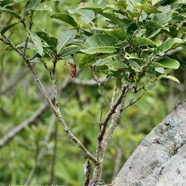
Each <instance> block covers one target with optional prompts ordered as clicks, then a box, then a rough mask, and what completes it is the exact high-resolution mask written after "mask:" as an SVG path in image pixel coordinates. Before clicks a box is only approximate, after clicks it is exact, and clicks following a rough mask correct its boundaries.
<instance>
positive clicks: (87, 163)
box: [84, 160, 90, 186]
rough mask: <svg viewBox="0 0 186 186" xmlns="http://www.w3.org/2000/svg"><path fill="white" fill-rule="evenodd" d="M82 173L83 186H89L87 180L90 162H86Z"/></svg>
mask: <svg viewBox="0 0 186 186" xmlns="http://www.w3.org/2000/svg"><path fill="white" fill-rule="evenodd" d="M84 173H85V182H84V186H88V185H89V181H90V180H89V179H90V162H89V160H87V161H86V163H85V165H84Z"/></svg>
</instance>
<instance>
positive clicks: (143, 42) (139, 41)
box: [133, 37, 156, 47]
mask: <svg viewBox="0 0 186 186" xmlns="http://www.w3.org/2000/svg"><path fill="white" fill-rule="evenodd" d="M133 44H134V46H136V47H137V46H156V44H155V43H154V42H153V41H152V40H150V39H148V38H145V37H136V38H134V40H133Z"/></svg>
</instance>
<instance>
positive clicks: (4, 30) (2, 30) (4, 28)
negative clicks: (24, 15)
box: [0, 22, 19, 35]
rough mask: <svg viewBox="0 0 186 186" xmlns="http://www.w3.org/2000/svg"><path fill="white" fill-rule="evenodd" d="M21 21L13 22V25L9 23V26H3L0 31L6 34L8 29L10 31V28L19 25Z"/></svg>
mask: <svg viewBox="0 0 186 186" xmlns="http://www.w3.org/2000/svg"><path fill="white" fill-rule="evenodd" d="M18 23H19V22H16V23H13V24H11V25H8V26H5V27H3V28H2V29H1V30H0V32H1V35H4V34H5V32H6V31H8V30H9V29H10V28H12V27H13V26H15V25H17V24H18Z"/></svg>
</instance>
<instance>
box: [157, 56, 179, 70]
mask: <svg viewBox="0 0 186 186" xmlns="http://www.w3.org/2000/svg"><path fill="white" fill-rule="evenodd" d="M154 66H155V67H163V68H169V69H178V68H179V66H180V63H179V62H178V61H177V60H175V59H171V58H168V57H164V58H162V59H160V60H159V61H158V62H155V63H154Z"/></svg>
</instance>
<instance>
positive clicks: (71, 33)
mask: <svg viewBox="0 0 186 186" xmlns="http://www.w3.org/2000/svg"><path fill="white" fill-rule="evenodd" d="M75 36H76V30H67V31H65V32H62V33H61V34H60V36H59V39H58V44H57V53H58V54H59V52H60V51H61V50H62V49H63V48H64V47H65V46H66V45H68V44H69V43H71V42H72V41H73V39H74V38H75Z"/></svg>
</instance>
